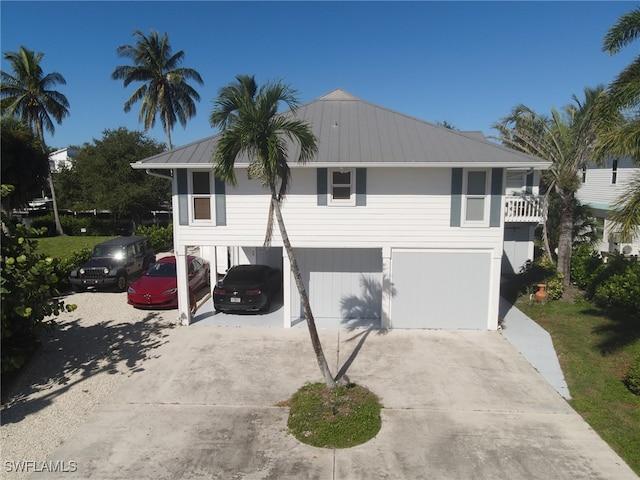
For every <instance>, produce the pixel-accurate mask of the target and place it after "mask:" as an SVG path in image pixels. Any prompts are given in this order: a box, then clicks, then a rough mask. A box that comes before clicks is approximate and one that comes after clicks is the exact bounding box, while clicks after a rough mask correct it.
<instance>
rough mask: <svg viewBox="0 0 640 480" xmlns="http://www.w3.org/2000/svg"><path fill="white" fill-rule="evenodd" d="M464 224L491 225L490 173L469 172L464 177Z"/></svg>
mask: <svg viewBox="0 0 640 480" xmlns="http://www.w3.org/2000/svg"><path fill="white" fill-rule="evenodd" d="M463 191H464V192H465V196H464V202H463V216H462V218H463V223H464V225H466V226H478V227H486V226H488V225H489V172H488V171H487V170H468V171H466V175H465V177H464V190H463Z"/></svg>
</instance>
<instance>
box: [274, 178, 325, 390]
mask: <svg viewBox="0 0 640 480" xmlns="http://www.w3.org/2000/svg"><path fill="white" fill-rule="evenodd" d="M271 205H272V206H273V210H274V212H275V214H276V219H277V220H278V227H279V228H280V236H281V237H282V243H283V245H284V249H285V250H286V252H287V256H288V257H289V263H290V264H291V272H292V273H293V278H294V279H295V281H296V286H297V287H298V293H299V294H300V302H301V303H302V308H303V309H304V315H305V318H306V320H307V327H308V328H309V335H310V336H311V345H313V351H314V352H315V354H316V360H317V361H318V366H319V367H320V371H321V372H322V376H323V377H324V381H325V384H326V386H327V388H328V389H330V390H331V389H334V388H335V387H336V381H335V379H334V378H333V375H332V374H331V370H330V369H329V365H328V364H327V359H326V358H325V356H324V351H323V350H322V344H321V343H320V337H318V330H317V329H316V321H315V319H314V318H313V312H312V311H311V304H310V303H309V297H308V296H307V290H306V288H305V287H304V283H303V282H302V275H300V268H299V267H298V262H297V260H296V256H295V253H294V252H293V247H292V246H291V242H290V241H289V235H287V229H286V227H285V225H284V220H283V218H282V211H281V210H280V202H279V201H278V198H277V196H276V193H275V187H274V186H272V188H271Z"/></svg>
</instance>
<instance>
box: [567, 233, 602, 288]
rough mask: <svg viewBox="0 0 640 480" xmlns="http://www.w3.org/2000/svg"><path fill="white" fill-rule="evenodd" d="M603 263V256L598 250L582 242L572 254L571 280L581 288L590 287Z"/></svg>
mask: <svg viewBox="0 0 640 480" xmlns="http://www.w3.org/2000/svg"><path fill="white" fill-rule="evenodd" d="M602 263H603V262H602V257H601V256H600V254H599V253H598V252H597V251H596V250H594V249H593V248H592V247H591V246H589V245H588V244H586V243H580V244H579V245H578V246H577V247H576V248H575V249H574V250H573V252H572V254H571V281H572V282H573V283H575V284H576V285H577V286H578V287H579V288H582V289H587V288H589V286H590V285H591V283H592V281H593V278H594V275H595V272H596V270H597V269H598V267H600V265H602Z"/></svg>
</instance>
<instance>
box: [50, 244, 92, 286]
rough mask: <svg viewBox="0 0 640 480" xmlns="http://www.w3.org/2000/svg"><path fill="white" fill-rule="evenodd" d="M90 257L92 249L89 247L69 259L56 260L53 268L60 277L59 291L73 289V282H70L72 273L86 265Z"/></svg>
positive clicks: (76, 252) (74, 253) (73, 254)
mask: <svg viewBox="0 0 640 480" xmlns="http://www.w3.org/2000/svg"><path fill="white" fill-rule="evenodd" d="M90 257H91V249H90V248H89V247H85V248H83V249H82V250H79V251H75V252H73V253H72V254H71V255H70V256H69V258H65V259H60V258H54V259H53V266H54V270H55V272H56V275H57V277H58V284H57V285H56V288H57V289H58V290H59V291H64V290H68V289H69V288H70V287H71V282H70V281H69V276H70V275H71V271H72V270H74V269H76V268H77V267H79V266H80V265H82V264H83V263H85V262H86V261H87V260H89V258H90Z"/></svg>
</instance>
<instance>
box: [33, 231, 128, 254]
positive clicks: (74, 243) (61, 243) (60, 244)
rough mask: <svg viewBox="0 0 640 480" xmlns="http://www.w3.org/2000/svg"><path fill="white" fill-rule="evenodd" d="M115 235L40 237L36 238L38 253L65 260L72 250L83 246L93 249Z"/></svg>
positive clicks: (78, 249)
mask: <svg viewBox="0 0 640 480" xmlns="http://www.w3.org/2000/svg"><path fill="white" fill-rule="evenodd" d="M112 238H116V237H100V236H96V237H93V236H78V237H72V236H69V235H63V236H59V237H42V238H37V239H36V240H37V241H38V248H37V251H38V253H42V254H44V255H47V256H48V257H53V258H59V259H61V260H66V259H68V258H70V257H71V255H72V254H73V252H76V251H80V250H82V249H83V248H90V249H93V247H94V246H95V245H97V244H98V243H102V242H106V241H107V240H110V239H112Z"/></svg>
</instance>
